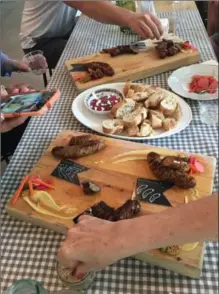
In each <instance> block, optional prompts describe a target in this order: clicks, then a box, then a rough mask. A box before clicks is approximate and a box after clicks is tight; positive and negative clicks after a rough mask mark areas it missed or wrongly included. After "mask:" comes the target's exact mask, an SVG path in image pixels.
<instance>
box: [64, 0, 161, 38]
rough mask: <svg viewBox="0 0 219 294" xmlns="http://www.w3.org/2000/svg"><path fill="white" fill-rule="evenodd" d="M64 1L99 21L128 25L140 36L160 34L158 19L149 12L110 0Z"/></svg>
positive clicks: (158, 35) (156, 35) (153, 36)
mask: <svg viewBox="0 0 219 294" xmlns="http://www.w3.org/2000/svg"><path fill="white" fill-rule="evenodd" d="M64 3H65V4H66V5H68V6H71V7H73V8H75V9H78V10H80V11H81V12H82V13H84V14H85V15H87V16H89V17H91V18H93V19H95V20H97V21H99V22H102V23H107V24H115V25H118V26H121V27H130V28H131V29H132V30H133V31H134V32H136V33H137V34H139V35H140V36H141V37H142V38H151V39H153V38H157V39H159V38H160V37H161V35H162V26H161V23H160V21H159V19H158V18H157V17H156V16H154V15H153V14H152V13H150V12H148V13H146V14H142V13H135V12H132V11H130V10H128V9H125V8H122V7H119V6H116V5H114V4H113V3H111V2H110V1H64Z"/></svg>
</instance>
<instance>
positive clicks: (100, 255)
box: [58, 194, 218, 276]
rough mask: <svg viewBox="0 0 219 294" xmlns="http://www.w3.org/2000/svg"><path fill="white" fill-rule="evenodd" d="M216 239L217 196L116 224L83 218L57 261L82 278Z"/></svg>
mask: <svg viewBox="0 0 219 294" xmlns="http://www.w3.org/2000/svg"><path fill="white" fill-rule="evenodd" d="M217 239H218V195H217V194H215V195H212V196H209V197H205V198H204V199H202V200H198V201H195V202H191V203H189V204H186V205H182V206H180V207H178V208H170V209H167V210H166V211H164V212H161V213H156V214H151V215H146V216H142V217H139V218H136V219H132V220H124V221H119V222H116V223H112V222H108V221H104V220H100V219H96V218H92V217H89V216H82V217H81V218H80V219H79V223H78V224H77V225H76V226H75V227H73V228H72V229H70V230H69V232H68V236H67V239H66V241H65V242H64V243H63V245H62V247H61V248H60V251H59V253H58V260H59V261H60V262H61V263H63V264H65V265H66V266H69V267H72V268H73V267H74V268H75V267H76V275H77V276H81V275H82V274H85V273H86V272H88V271H91V270H99V269H102V268H104V267H106V266H108V265H110V264H112V263H114V262H116V261H117V260H119V259H121V258H125V257H128V256H132V255H135V254H137V253H141V252H145V251H149V250H152V249H157V248H162V247H166V246H168V245H180V244H185V243H192V242H202V241H206V240H217Z"/></svg>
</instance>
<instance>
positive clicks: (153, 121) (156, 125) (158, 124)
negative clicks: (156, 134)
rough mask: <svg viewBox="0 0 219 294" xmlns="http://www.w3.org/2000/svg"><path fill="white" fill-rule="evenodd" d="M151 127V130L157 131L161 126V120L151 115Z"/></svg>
mask: <svg viewBox="0 0 219 294" xmlns="http://www.w3.org/2000/svg"><path fill="white" fill-rule="evenodd" d="M150 120H151V126H152V128H153V129H159V128H161V127H162V125H163V121H162V119H160V118H159V117H157V116H155V115H154V114H152V115H151V119H150Z"/></svg>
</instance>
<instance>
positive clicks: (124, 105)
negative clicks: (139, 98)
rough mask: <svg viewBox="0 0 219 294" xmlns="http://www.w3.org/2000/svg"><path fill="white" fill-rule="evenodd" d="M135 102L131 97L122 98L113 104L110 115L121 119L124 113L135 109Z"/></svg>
mask: <svg viewBox="0 0 219 294" xmlns="http://www.w3.org/2000/svg"><path fill="white" fill-rule="evenodd" d="M135 105H136V102H135V101H134V100H132V99H124V100H123V101H121V102H119V103H117V104H116V105H114V106H113V108H112V109H111V111H110V117H114V118H117V119H122V118H123V116H124V115H126V114H129V113H131V112H132V111H133V110H134V109H135Z"/></svg>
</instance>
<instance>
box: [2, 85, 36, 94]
mask: <svg viewBox="0 0 219 294" xmlns="http://www.w3.org/2000/svg"><path fill="white" fill-rule="evenodd" d="M7 91H8V95H17V94H27V93H32V92H35V91H36V90H34V89H33V88H32V87H31V86H30V85H27V84H24V83H19V84H11V85H9V87H7Z"/></svg>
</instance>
